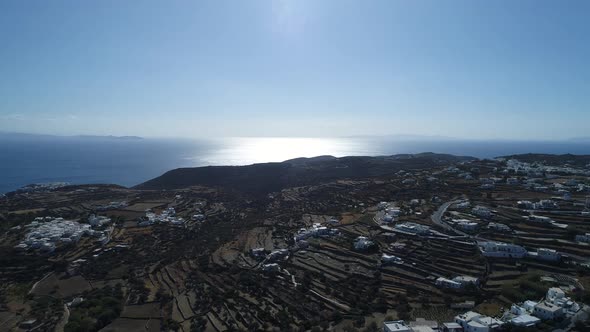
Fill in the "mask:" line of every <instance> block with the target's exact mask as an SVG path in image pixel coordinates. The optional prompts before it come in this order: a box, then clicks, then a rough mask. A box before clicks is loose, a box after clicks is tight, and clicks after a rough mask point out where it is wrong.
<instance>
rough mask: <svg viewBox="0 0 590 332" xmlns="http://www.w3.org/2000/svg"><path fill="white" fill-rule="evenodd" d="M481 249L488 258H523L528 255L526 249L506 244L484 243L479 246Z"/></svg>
mask: <svg viewBox="0 0 590 332" xmlns="http://www.w3.org/2000/svg"><path fill="white" fill-rule="evenodd" d="M479 249H480V251H481V253H482V254H483V255H484V256H486V257H498V258H523V257H525V256H526V255H527V251H526V249H525V248H523V247H521V246H519V245H516V244H511V243H504V242H493V241H489V242H483V243H480V244H479Z"/></svg>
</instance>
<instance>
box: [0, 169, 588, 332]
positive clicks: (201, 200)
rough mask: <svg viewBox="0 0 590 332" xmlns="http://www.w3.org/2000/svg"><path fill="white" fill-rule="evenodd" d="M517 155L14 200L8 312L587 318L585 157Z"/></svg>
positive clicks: (316, 325) (256, 319) (438, 325)
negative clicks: (243, 185)
mask: <svg viewBox="0 0 590 332" xmlns="http://www.w3.org/2000/svg"><path fill="white" fill-rule="evenodd" d="M522 159H523V160H517V159H514V158H505V159H495V160H473V161H462V162H458V163H454V164H452V165H440V166H432V167H429V168H423V167H421V168H417V169H406V170H403V171H398V172H395V173H393V174H392V175H391V176H387V177H377V178H366V179H360V180H347V179H338V180H335V181H328V182H325V183H321V184H317V185H311V186H301V187H293V188H286V189H283V190H281V191H279V192H273V193H271V194H268V195H266V196H264V197H256V198H254V197H252V196H250V195H248V194H244V193H240V192H235V191H227V190H222V189H213V188H207V187H195V188H187V189H179V190H171V191H140V190H133V189H126V188H121V187H109V186H79V187H75V188H70V187H67V186H66V187H57V188H55V189H51V190H48V189H46V188H43V190H39V191H26V192H20V193H18V194H15V195H13V196H10V195H7V196H6V197H4V198H3V199H2V201H1V202H0V206H1V207H2V216H3V217H4V218H5V219H4V220H5V221H8V224H7V228H5V229H3V232H4V234H3V235H2V243H3V244H4V247H3V248H4V249H3V250H5V252H11V253H13V254H11V255H19V257H25V258H26V259H27V261H26V262H28V263H25V264H21V265H20V266H17V265H11V264H14V263H11V261H9V260H7V259H6V261H5V262H4V264H3V266H4V267H2V270H1V271H0V272H1V273H0V276H1V277H2V280H3V284H4V286H3V288H2V293H1V294H2V301H1V302H3V303H4V304H3V306H2V307H1V308H0V318H2V319H0V321H2V322H3V323H2V324H4V325H3V327H7V326H11V328H10V329H8V330H19V329H20V330H34V329H54V328H57V329H61V330H62V331H76V329H75V328H77V327H76V326H80V324H90V325H91V328H89V330H96V331H98V330H101V331H126V330H130V331H131V330H138V331H139V330H145V329H146V328H147V330H149V331H159V330H175V331H187V332H188V331H195V330H196V331H215V332H217V331H229V330H252V331H256V330H261V331H267V330H268V331H271V330H273V328H275V329H279V330H281V331H282V330H294V331H322V330H330V331H355V330H358V331H377V330H379V331H381V330H382V331H386V332H389V331H425V332H427V331H466V332H470V331H482V332H485V331H502V330H510V329H515V328H522V329H531V330H540V331H552V330H561V331H568V330H571V331H576V330H578V331H581V330H583V328H582V329H580V326H584V325H583V324H585V323H584V322H585V320H586V319H587V318H588V312H589V311H590V308H589V307H588V305H587V304H588V303H589V299H590V296H589V294H590V293H588V290H587V289H588V287H590V224H588V219H589V218H590V201H589V199H588V196H589V195H590V186H588V184H590V181H589V177H590V165H588V164H587V163H584V164H580V163H576V162H574V161H572V162H571V163H569V162H566V163H565V164H563V165H556V164H555V163H549V162H548V163H544V162H543V161H540V160H537V161H530V160H527V159H526V158H522ZM24 197H26V200H24V199H23V198H24ZM21 211H23V212H21ZM5 256H6V257H9V256H8V255H5ZM58 266H59V268H57V267H58ZM17 290H20V291H17ZM115 291H116V292H115ZM113 292H114V293H113ZM107 293H108V294H107ZM19 294H21V295H19ZM109 294H110V295H109ZM113 294H116V295H113ZM93 297H94V298H95V300H96V301H98V300H100V301H103V300H102V299H105V301H106V299H107V298H110V299H109V301H113V304H114V306H113V308H116V310H114V311H113V312H110V311H109V312H108V315H107V313H106V312H107V310H106V306H103V305H101V306H100V308H98V307H93V306H94V305H96V301H90V300H92V298H93ZM115 300H116V303H115ZM92 303H94V304H92ZM33 307H34V308H36V309H35V310H32V308H33ZM63 308H67V312H69V314H68V315H69V317H67V316H66V315H65V312H66V310H64V309H63ZM93 308H94V309H93ZM91 309H92V310H93V311H92V312H104V315H105V317H107V316H108V317H109V318H108V319H107V318H105V319H104V320H97V319H94V318H92V316H89V315H91V314H90V313H91ZM101 310H102V311H101ZM76 324H77V325H76Z"/></svg>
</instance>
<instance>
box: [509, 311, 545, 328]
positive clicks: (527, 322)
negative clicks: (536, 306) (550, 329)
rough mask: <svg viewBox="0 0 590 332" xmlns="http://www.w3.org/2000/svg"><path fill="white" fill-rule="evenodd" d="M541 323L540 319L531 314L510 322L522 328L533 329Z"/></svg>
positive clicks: (515, 318) (520, 316)
mask: <svg viewBox="0 0 590 332" xmlns="http://www.w3.org/2000/svg"><path fill="white" fill-rule="evenodd" d="M539 322H541V320H540V319H539V318H537V317H535V316H531V315H529V314H523V315H519V316H516V317H514V318H512V319H511V320H510V323H512V324H514V325H516V326H520V327H533V326H535V325H537V324H538V323H539Z"/></svg>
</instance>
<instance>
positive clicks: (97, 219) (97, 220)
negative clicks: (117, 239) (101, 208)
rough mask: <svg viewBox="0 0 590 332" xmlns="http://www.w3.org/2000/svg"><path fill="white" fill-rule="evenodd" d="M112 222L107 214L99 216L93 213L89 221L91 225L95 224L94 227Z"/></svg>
mask: <svg viewBox="0 0 590 332" xmlns="http://www.w3.org/2000/svg"><path fill="white" fill-rule="evenodd" d="M110 222H111V218H108V217H105V216H97V215H94V214H91V215H90V217H88V223H89V224H90V226H93V227H96V226H102V225H106V224H109V223H110Z"/></svg>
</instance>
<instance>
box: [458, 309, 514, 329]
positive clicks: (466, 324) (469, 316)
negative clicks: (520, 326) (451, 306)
mask: <svg viewBox="0 0 590 332" xmlns="http://www.w3.org/2000/svg"><path fill="white" fill-rule="evenodd" d="M455 322H456V323H457V324H459V325H461V327H463V330H464V331H465V332H489V331H493V330H495V329H498V328H500V327H501V326H502V325H503V324H504V322H502V321H500V320H497V319H495V318H492V317H488V316H484V315H481V314H479V313H477V312H474V311H468V312H466V313H464V314H461V315H458V316H455Z"/></svg>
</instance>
